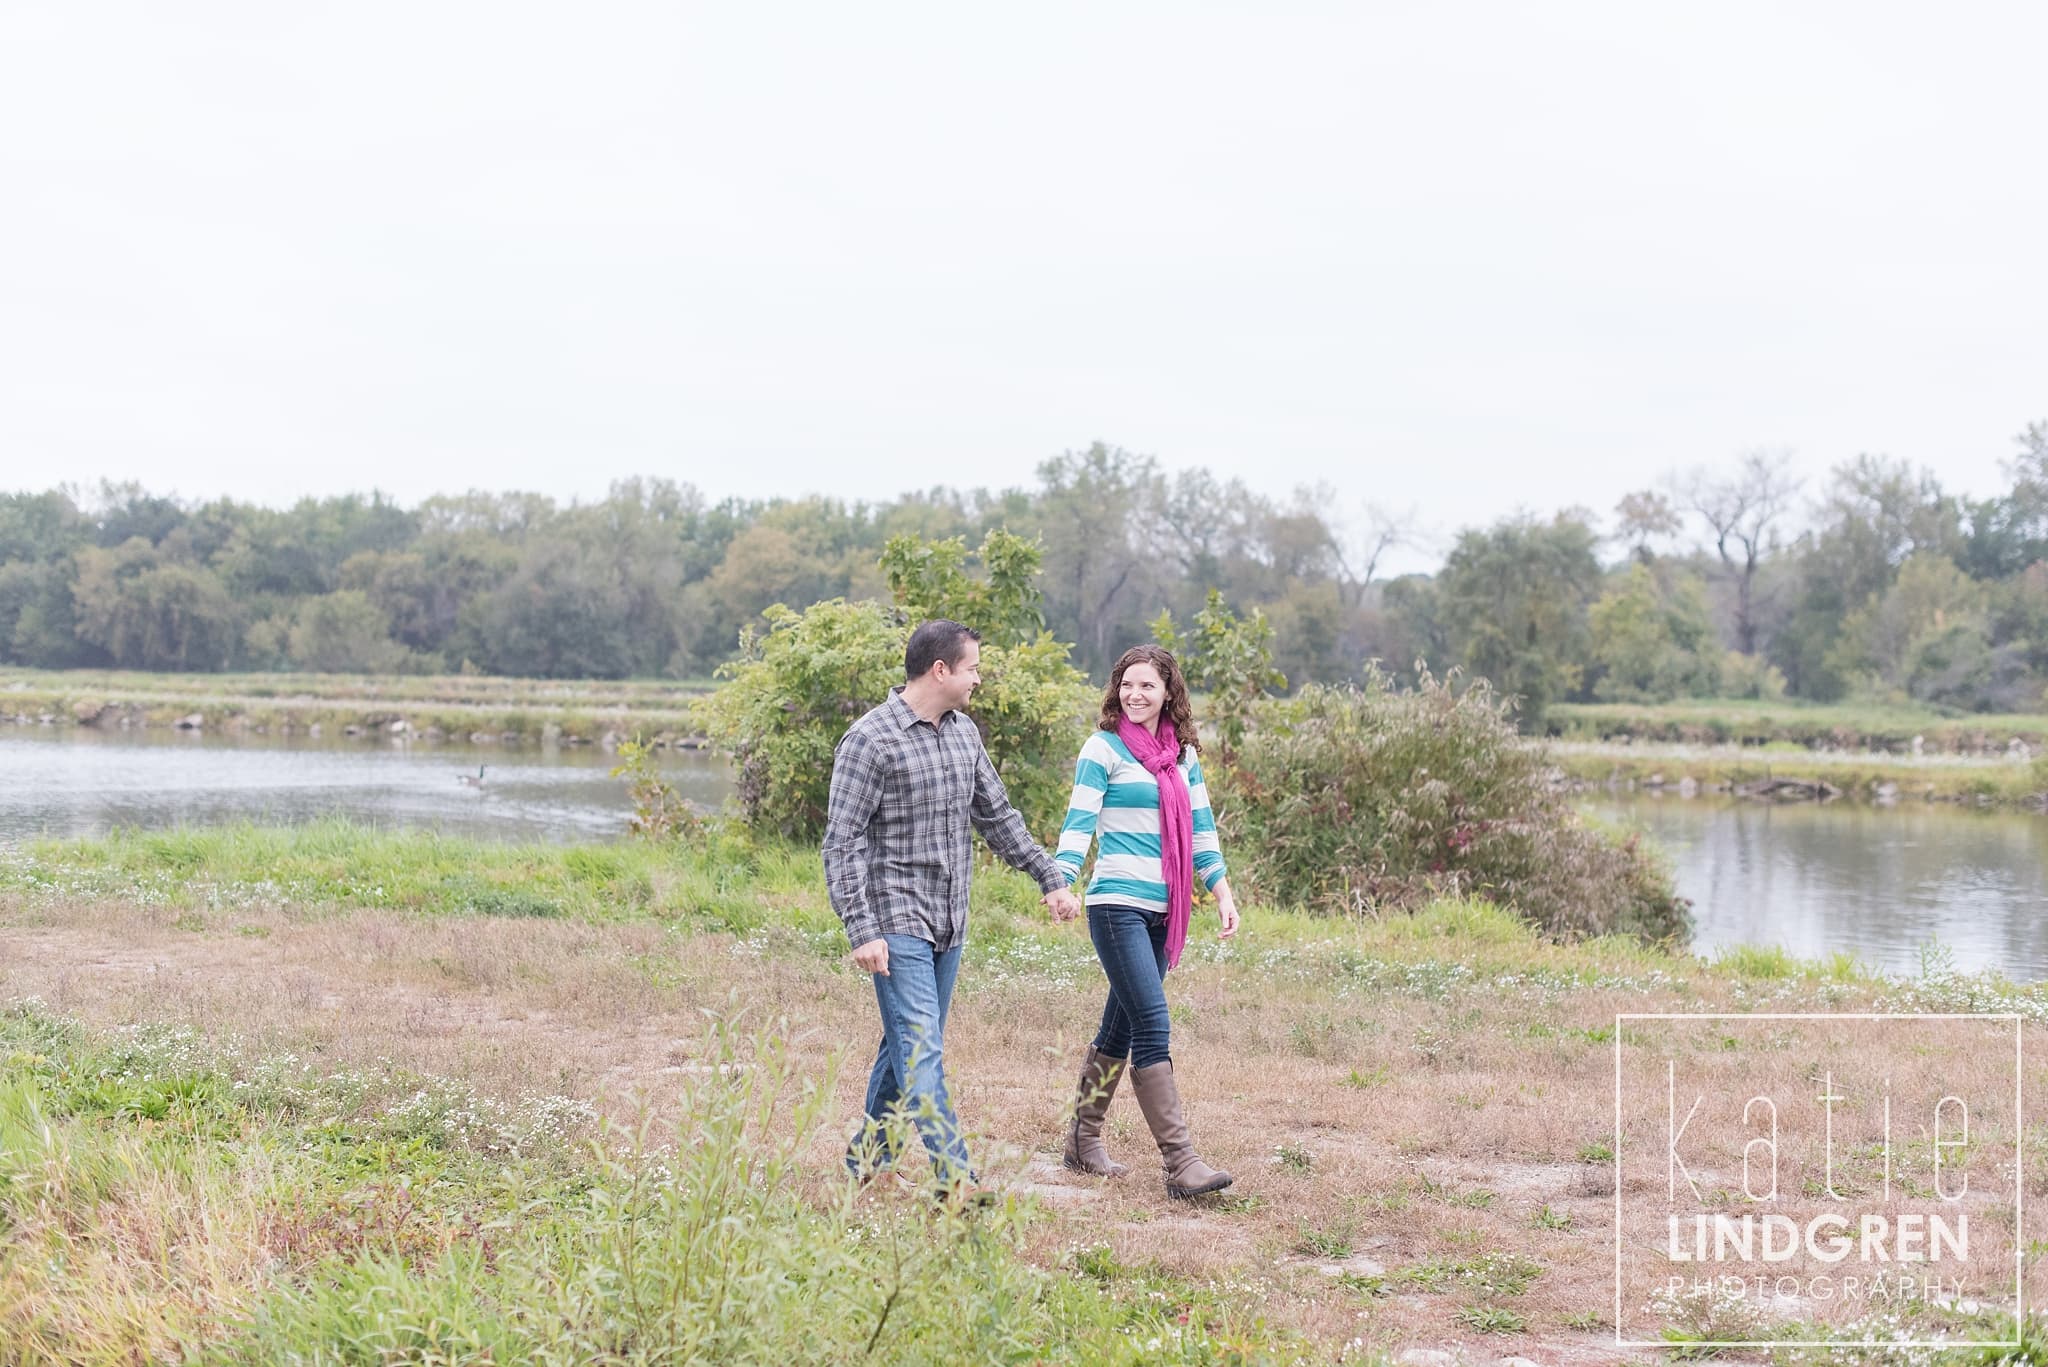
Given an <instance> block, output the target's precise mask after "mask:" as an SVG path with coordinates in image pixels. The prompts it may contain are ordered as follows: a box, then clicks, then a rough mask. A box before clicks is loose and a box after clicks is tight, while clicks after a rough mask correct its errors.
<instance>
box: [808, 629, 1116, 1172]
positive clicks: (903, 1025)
mask: <svg viewBox="0 0 2048 1367" xmlns="http://www.w3.org/2000/svg"><path fill="white" fill-rule="evenodd" d="M903 672H904V675H905V678H906V680H907V681H906V682H905V683H903V684H901V685H899V686H898V687H896V688H892V689H890V690H889V697H888V700H887V701H886V702H884V703H882V704H881V705H880V706H879V707H876V708H875V709H873V710H872V711H870V712H869V713H868V714H867V715H866V716H864V717H862V718H861V719H860V720H859V721H857V722H855V723H854V724H853V725H852V726H851V727H849V728H848V729H847V732H846V735H845V736H843V737H842V738H841V739H840V742H839V748H838V750H837V751H836V752H835V753H834V755H833V759H832V796H831V801H830V803H829V804H828V806H827V809H826V815H825V886H826V889H827V891H828V892H829V894H830V895H831V898H832V909H833V910H834V911H836V912H838V913H839V919H840V920H842V921H844V922H845V923H846V938H847V940H848V941H849V942H850V943H851V944H852V946H853V962H854V963H855V964H856V965H857V966H858V967H859V968H860V969H861V971H862V972H864V973H869V974H872V975H873V977H874V984H875V1003H876V1005H877V1006H879V1007H880V1008H881V1013H882V1043H881V1046H880V1047H879V1048H878V1049H877V1050H876V1051H875V1066H874V1068H873V1070H872V1071H871V1072H870V1073H869V1075H868V1093H867V1104H866V1107H865V1110H866V1117H867V1118H866V1120H865V1121H864V1122H863V1123H862V1125H861V1129H860V1133H859V1134H857V1135H856V1136H855V1137H854V1141H853V1143H852V1144H851V1145H850V1146H849V1147H848V1149H847V1154H846V1166H847V1170H848V1171H849V1172H851V1173H852V1174H853V1175H854V1176H856V1177H858V1178H862V1179H867V1178H870V1177H873V1176H877V1175H879V1174H880V1173H881V1172H884V1171H887V1170H889V1169H890V1168H891V1167H893V1166H894V1163H895V1160H896V1153H895V1150H894V1147H893V1146H894V1136H893V1135H892V1133H891V1131H890V1130H889V1129H888V1128H887V1126H886V1124H885V1122H886V1120H887V1118H888V1116H889V1113H890V1112H891V1111H892V1110H894V1109H897V1108H899V1107H900V1108H901V1110H902V1111H903V1112H905V1113H906V1114H908V1115H909V1116H910V1117H911V1119H912V1120H913V1121H915V1123H916V1125H917V1128H918V1133H919V1134H920V1136H921V1137H922V1138H923V1140H924V1146H925V1148H926V1150H928V1151H929V1152H930V1154H931V1158H932V1169H933V1172H934V1174H935V1175H936V1177H937V1179H938V1182H939V1185H940V1189H941V1192H942V1193H944V1194H950V1195H953V1196H956V1197H959V1198H961V1199H967V1200H981V1199H987V1196H988V1194H987V1193H984V1192H981V1191H979V1190H978V1189H977V1188H976V1186H975V1176H974V1169H973V1166H972V1165H971V1164H970V1163H969V1161H968V1157H967V1144H966V1140H965V1139H964V1137H963V1136H962V1135H961V1133H960V1122H959V1120H958V1118H957V1117H955V1115H954V1114H953V1103H952V1100H951V1098H950V1097H949V1096H948V1095H947V1092H946V1072H945V1038H946V1010H947V1007H948V1006H950V1005H951V1003H952V999H953V978H954V975H955V974H956V973H957V972H958V971H959V967H960V949H961V946H962V945H963V944H964V943H965V941H966V937H967V886H968V880H969V879H970V877H971V876H972V874H973V847H972V838H973V837H972V831H976V830H978V831H980V832H981V834H982V838H983V839H984V840H986V841H988V843H989V847H990V848H991V849H993V850H994V851H995V852H996V853H997V854H998V855H1000V856H1001V857H1002V859H1003V861H1004V862H1005V863H1007V864H1009V865H1010V866H1011V867H1013V868H1018V869H1022V870H1024V871H1025V872H1027V873H1029V874H1030V875H1031V876H1032V877H1034V878H1036V879H1037V880H1038V886H1039V888H1040V889H1041V890H1043V891H1044V893H1045V899H1044V900H1045V904H1046V907H1047V908H1048V910H1050V911H1051V912H1052V916H1053V919H1054V920H1057V921H1066V920H1071V919H1072V918H1073V917H1075V916H1078V915H1079V914H1080V911H1081V905H1080V902H1079V900H1078V899H1077V898H1076V897H1075V896H1074V894H1073V893H1072V892H1070V891H1068V890H1067V876H1066V874H1065V873H1064V872H1063V871H1062V870H1061V868H1060V866H1059V865H1058V864H1057V863H1055V862H1054V861H1053V858H1052V856H1051V855H1049V854H1047V853H1046V852H1045V851H1044V850H1043V849H1041V848H1040V847H1039V845H1038V844H1037V843H1036V842H1035V841H1033V840H1032V838H1031V836H1030V833H1029V832H1027V831H1026V830H1025V829H1024V819H1023V818H1022V817H1020V816H1019V815H1018V814H1017V811H1016V809H1015V808H1013V807H1012V806H1010V798H1009V794H1008V793H1006V792H1005V791H1004V790H1003V781H1002V779H1001V778H999V777H998V776H997V774H996V770H995V766H994V765H993V764H991V763H990V762H989V758H988V753H987V751H985V750H983V749H982V745H981V733H980V732H979V731H977V730H976V729H975V726H974V722H973V721H972V720H971V719H970V718H969V717H968V716H967V714H966V713H964V712H962V711H961V710H960V709H961V708H963V707H965V706H966V705H967V700H968V698H969V697H970V696H972V695H973V693H974V689H975V686H976V685H977V684H979V683H980V682H981V637H980V636H979V635H978V634H977V633H975V632H974V631H971V630H969V629H968V628H967V627H964V626H962V625H961V624H960V623H958V622H950V621H943V620H942V621H936V622H926V623H925V624H924V625H923V626H920V627H919V628H918V629H917V630H916V631H914V632H912V633H911V634H910V644H909V647H908V648H907V649H906V650H905V651H904V659H903Z"/></svg>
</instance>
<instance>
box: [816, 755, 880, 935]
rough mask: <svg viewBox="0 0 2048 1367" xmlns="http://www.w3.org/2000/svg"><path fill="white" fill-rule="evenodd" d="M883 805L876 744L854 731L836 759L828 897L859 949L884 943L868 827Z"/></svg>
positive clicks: (829, 812) (828, 833)
mask: <svg viewBox="0 0 2048 1367" xmlns="http://www.w3.org/2000/svg"><path fill="white" fill-rule="evenodd" d="M881 802H882V766H881V763H880V761H879V757H878V756H877V755H876V753H875V748H874V745H873V744H872V743H871V742H870V741H869V740H868V739H867V738H866V737H864V736H862V735H860V734H859V733H858V732H854V731H849V732H847V733H846V735H845V736H844V737H843V738H842V739H841V740H840V742H839V748H838V750H836V751H835V752H833V755H832V793H831V797H830V798H829V799H828V800H827V801H826V804H825V850H824V853H825V893H826V895H827V896H828V897H830V898H831V899H832V910H833V911H835V912H837V913H838V914H839V919H840V920H841V921H843V922H844V923H845V925H846V938H847V940H848V941H849V942H851V944H852V945H853V947H854V948H855V949H859V948H860V947H861V946H863V945H865V944H867V943H869V942H870V941H873V940H879V939H881V938H882V924H881V921H880V920H879V919H877V917H876V916H875V910H874V907H873V906H871V905H870V904H869V902H868V823H869V822H871V821H872V820H874V816H875V809H876V808H877V807H879V806H880V805H881Z"/></svg>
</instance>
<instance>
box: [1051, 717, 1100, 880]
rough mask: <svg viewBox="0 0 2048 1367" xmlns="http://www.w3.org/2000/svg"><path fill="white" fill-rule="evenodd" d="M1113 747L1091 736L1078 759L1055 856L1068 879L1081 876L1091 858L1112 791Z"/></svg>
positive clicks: (1077, 878)
mask: <svg viewBox="0 0 2048 1367" xmlns="http://www.w3.org/2000/svg"><path fill="white" fill-rule="evenodd" d="M1108 754H1109V747H1108V746H1107V745H1105V744H1103V743H1102V742H1101V741H1100V740H1099V739H1097V737H1096V736H1090V737H1089V738H1088V741H1087V743H1086V744H1084V745H1083V746H1082V747H1081V755H1080V758H1078V759H1076V760H1075V761H1074V791H1073V793H1072V795H1071V796H1069V797H1068V798H1067V819H1066V821H1065V822H1064V823H1063V824H1062V825H1061V827H1060V847H1059V851H1058V853H1056V854H1055V855H1054V856H1053V858H1054V860H1055V861H1056V862H1057V863H1058V864H1059V866H1060V867H1061V868H1062V869H1064V870H1066V874H1067V882H1068V883H1070V884H1072V883H1077V882H1079V881H1080V879H1081V865H1083V864H1085V863H1087V862H1088V847H1089V846H1090V845H1092V844H1094V843H1095V823H1096V821H1097V819H1099V818H1100V817H1101V815H1102V799H1103V795H1104V794H1105V793H1107V792H1108V791H1109V767H1108V764H1107V756H1108Z"/></svg>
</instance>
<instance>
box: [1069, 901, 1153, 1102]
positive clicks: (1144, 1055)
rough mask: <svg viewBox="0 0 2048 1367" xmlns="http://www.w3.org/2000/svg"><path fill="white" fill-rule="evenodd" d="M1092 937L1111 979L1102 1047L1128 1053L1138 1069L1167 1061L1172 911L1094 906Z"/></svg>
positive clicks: (1117, 1054)
mask: <svg viewBox="0 0 2048 1367" xmlns="http://www.w3.org/2000/svg"><path fill="white" fill-rule="evenodd" d="M1088 938H1089V939H1091V940H1093V941H1094V942H1095V957H1096V958H1097V959H1099V960H1101V962H1102V971H1103V973H1104V974H1106V975H1107V976H1108V978H1109V1000H1108V1001H1106V1002H1104V1003H1103V1004H1102V1028H1101V1029H1100V1030H1098V1031H1096V1032H1095V1047H1096V1049H1097V1050H1099V1051H1101V1052H1102V1053H1104V1054H1107V1055H1109V1056H1110V1057H1111V1058H1125V1057H1128V1058H1129V1059H1130V1061H1131V1066H1132V1067H1133V1068H1149V1067H1151V1066H1152V1065H1153V1064H1155V1063H1165V1062H1166V1061H1167V1059H1168V1057H1169V1055H1168V1053H1167V1045H1168V1039H1167V1031H1168V1029H1169V1028H1170V1026H1171V1024H1172V1022H1171V1020H1170V1019H1169V1017H1168V1016H1167V1013H1166V913H1165V912H1163V911H1140V910H1139V909H1138V908H1136V907H1126V906H1116V905H1105V906H1090V907H1089V908H1088Z"/></svg>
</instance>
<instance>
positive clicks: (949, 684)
mask: <svg viewBox="0 0 2048 1367" xmlns="http://www.w3.org/2000/svg"><path fill="white" fill-rule="evenodd" d="M932 677H933V678H935V679H937V680H938V682H939V688H940V690H941V693H940V696H941V698H942V699H943V700H944V701H945V704H946V706H948V707H962V708H964V707H966V706H967V700H968V698H970V697H972V696H973V695H974V688H975V685H976V684H978V683H980V682H981V642H979V641H969V642H968V643H967V650H966V653H965V654H963V655H961V657H960V663H959V664H957V665H949V664H947V663H946V662H945V661H944V660H940V661H939V662H938V663H937V664H935V665H933V666H932Z"/></svg>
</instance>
